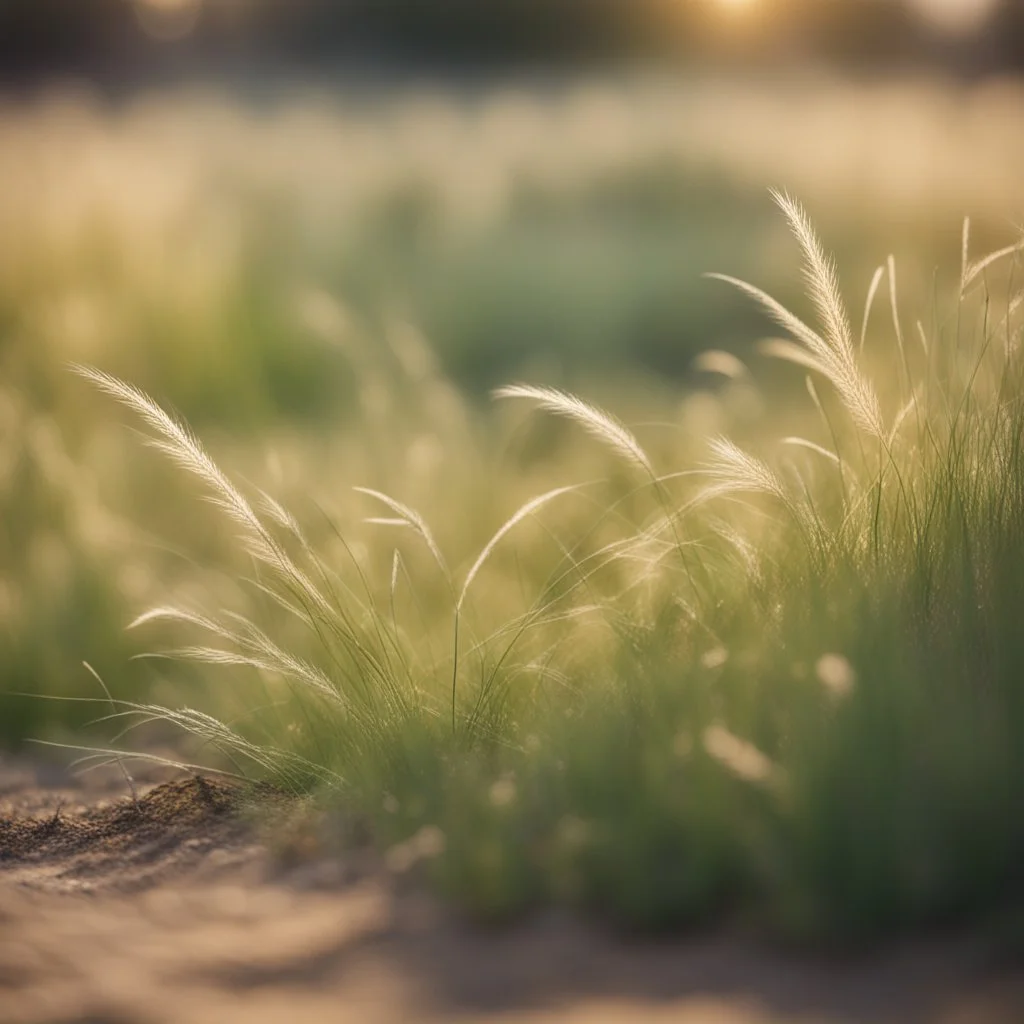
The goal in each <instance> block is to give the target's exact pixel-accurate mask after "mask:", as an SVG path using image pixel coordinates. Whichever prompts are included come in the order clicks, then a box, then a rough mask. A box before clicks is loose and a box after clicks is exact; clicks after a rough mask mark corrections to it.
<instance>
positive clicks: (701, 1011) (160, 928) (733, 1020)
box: [0, 762, 1024, 1024]
mask: <svg viewBox="0 0 1024 1024" xmlns="http://www.w3.org/2000/svg"><path fill="white" fill-rule="evenodd" d="M137 782H138V787H139V788H138V799H137V800H135V799H133V798H132V797H131V795H130V794H128V793H126V786H125V783H124V780H123V778H121V777H120V776H119V775H118V773H117V772H116V771H112V772H109V773H107V774H106V775H103V774H102V773H100V774H98V775H96V776H90V777H88V778H87V779H84V780H72V779H68V778H67V777H66V776H64V775H62V774H61V773H60V772H59V771H54V770H52V769H48V768H45V767H44V766H38V765H36V766H33V765H30V764H21V765H11V764H6V765H5V764H3V763H2V762H0V1024H72V1022H76V1024H87V1022H92V1024H98V1022H104V1024H181V1022H184V1021H187V1022H189V1024H234V1022H237V1024H278V1022H281V1021H288V1022H289V1024H321V1022H330V1024H407V1022H408V1024H412V1022H417V1021H432V1022H437V1024H440V1022H456V1021H457V1022H463V1024H465V1022H470V1021H479V1022H487V1024H497V1022H501V1024H512V1022H516V1021H518V1022H523V1024H556V1022H557V1024H595V1022H597V1024H656V1022H665V1024H668V1022H670V1021H671V1022H672V1024H783V1022H792V1024H797V1022H799V1024H809V1022H812V1021H813V1022H818V1024H855V1022H856V1024H860V1022H863V1024H869V1022H870V1024H883V1022H890V1024H915V1022H921V1024H933V1022H934V1024H1002V1022H1006V1024H1013V1022H1019V1021H1021V1020H1024V976H1022V973H1021V972H1020V971H1014V970H1010V969H1008V968H1007V967H1006V966H1005V965H1001V966H1000V965H997V966H996V967H995V968H993V966H992V965H991V964H990V963H987V962H986V960H985V958H980V959H979V957H978V956H977V953H976V951H972V949H971V947H970V946H969V945H966V946H965V945H961V946H960V947H957V948H952V947H949V946H945V947H940V948H931V949H921V948H917V949H911V950H905V951H903V952H892V953H889V954H886V955H884V956H879V957H877V958H874V959H871V960H860V961H853V962H842V961H839V962H837V961H825V960H820V959H818V960H815V959H810V960H808V959H798V960H794V959H793V958H792V957H786V956H783V955H780V954H778V953H775V952H771V951H765V950H761V949H755V948H750V947H746V946H743V945H742V944H737V943H735V942H733V941H730V940H720V941H716V940H702V941H692V942H684V943H675V944H668V943H663V944H658V945H642V944H626V943H623V942H621V941H617V940H615V939H614V938H612V937H610V936H608V935H605V934H602V933H600V932H598V931H595V930H593V929H591V928H587V927H585V926H583V925H582V924H580V923H578V922H575V923H574V922H572V921H569V920H566V919H563V918H560V917H549V918H546V919H544V920H539V921H534V922H532V923H529V924H526V925H524V926H522V927H521V928H518V929H514V930H512V931H508V932H504V933H501V934H486V935H484V934H481V933H479V932H474V931H472V930H470V929H468V928H466V927H465V926H463V925H461V924H459V922H457V921H455V920H453V919H452V917H451V915H449V914H448V913H447V912H446V911H445V910H444V908H442V907H439V906H438V905H437V904H436V903H434V902H433V901H431V900H430V899H429V898H428V897H426V896H425V895H423V894H422V893H418V892H416V891H412V890H410V889H409V887H408V886H402V887H401V889H400V891H397V890H396V888H395V887H394V886H392V885H391V884H390V883H389V880H388V876H387V875H386V873H383V872H382V871H380V870H376V871H369V872H368V871H366V870H362V869H360V870H355V871H348V872H346V871H339V870H337V867H338V865H339V863H340V862H339V861H338V860H337V859H335V860H334V861H326V862H323V863H322V864H313V865H309V864H305V865H299V866H296V867H293V868H290V869H288V870H283V869H282V868H281V866H280V864H277V865H275V863H274V859H273V858H272V857H270V856H269V855H268V854H267V853H266V851H265V850H264V849H263V848H262V847H261V846H260V844H259V843H258V842H257V841H256V839H257V835H256V832H255V831H254V828H253V826H252V824H251V821H252V819H251V817H250V816H249V815H248V814H247V806H248V803H247V800H246V799H244V797H245V791H244V790H241V789H239V788H238V787H236V786H233V785H231V784H230V783H226V782H222V781H215V780H209V779H206V780H203V779H197V778H186V779H180V778H178V779H172V780H170V781H168V780H167V779H166V778H165V777H164V778H160V777H156V776H150V777H145V778H142V779H138V780H137ZM282 830H284V831H287V830H288V826H278V831H282ZM311 867H312V868H315V869H316V870H313V871H312V872H311V871H310V868H311ZM323 868H329V869H331V870H327V871H324V870H321V869H323Z"/></svg>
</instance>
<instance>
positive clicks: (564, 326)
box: [0, 72, 1024, 744]
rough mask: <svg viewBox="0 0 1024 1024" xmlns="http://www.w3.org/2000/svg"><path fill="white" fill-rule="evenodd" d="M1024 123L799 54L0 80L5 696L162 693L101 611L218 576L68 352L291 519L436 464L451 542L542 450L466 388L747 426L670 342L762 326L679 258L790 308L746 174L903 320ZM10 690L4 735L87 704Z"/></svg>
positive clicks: (187, 508) (212, 536) (180, 503)
mask: <svg viewBox="0 0 1024 1024" xmlns="http://www.w3.org/2000/svg"><path fill="white" fill-rule="evenodd" d="M1022 111H1024V88H1022V87H1021V86H1018V85H1017V84H1015V83H1013V82H1011V81H1008V80H995V81H989V82H982V83H978V84H975V85H973V86H966V85H964V84H962V83H961V84H952V83H950V82H948V81H944V80H940V79H931V78H921V77H907V78H901V79H896V80H891V79H890V80H885V81H881V82H879V81H874V82H872V81H867V82H859V83H858V82H855V81H851V80H850V79H842V78H838V77H834V76H829V75H825V74H823V73H810V72H804V73H801V74H792V75H788V76H780V75H777V76H774V77H772V78H770V79H765V78H762V77H750V78H748V79H744V78H741V77H737V76H735V75H734V76H731V77H725V76H721V75H718V76H716V75H713V74H692V75H689V76H683V77H680V76H679V75H671V76H670V75H665V74H654V73H651V74H630V75H626V74H618V75H600V76H589V77H588V76H583V77H572V78H568V79H563V80H560V81H548V82H544V81H539V80H536V79H533V78H528V77H524V78H522V79H513V80H506V81H504V82H503V83H498V84H494V85H491V86H488V87H486V88H482V89H480V88H478V89H474V90H470V91H468V92H467V91H466V90H464V89H459V88H456V87H454V86H444V85H434V86H430V87H425V86H422V85H420V86H415V87H410V86H400V85H394V86H391V87H387V88H377V89H374V90H354V89H353V90H351V91H349V92H346V91H344V90H338V89H331V90H328V89H325V88H319V89H318V88H316V87H313V86H310V85H305V86H303V85H297V86H294V87H291V88H288V89H285V90H282V91H281V92H280V94H279V95H277V96H276V97H275V98H273V99H272V100H267V99H266V98H263V99H259V100H256V99H251V98H250V99H246V98H245V97H244V96H239V95H238V94H237V93H235V92H232V91H230V90H227V89H218V88H214V87H211V86H199V85H192V86H184V85H182V86H179V87H176V88H174V89H170V90H168V89H163V90H157V91H149V92H147V91H144V92H141V93H139V94H137V95H134V96H131V97H128V98H121V99H111V98H110V97H109V96H108V97H104V96H103V94H101V93H99V92H96V91H95V90H92V89H90V88H89V87H87V86H84V85H82V84H79V85H70V84H67V83H65V84H64V85H62V86H52V87H49V88H47V89H45V90H42V91H39V92H36V93H34V94H33V95H32V96H31V97H29V98H24V97H22V98H19V99H15V98H9V99H8V100H7V101H5V102H4V104H3V106H2V107H0V237H2V238H3V246H2V247H0V367H2V383H0V424H2V444H0V509H2V522H3V530H2V532H0V690H3V691H6V692H7V693H8V694H14V693H23V692H27V693H45V694H83V693H84V694H90V695H97V694H95V693H94V691H93V689H92V687H93V686H94V684H92V683H90V681H89V679H88V677H87V676H86V675H85V674H84V671H83V669H82V668H81V667H80V662H81V661H82V660H83V659H87V660H88V661H89V662H90V663H91V664H93V665H94V666H95V667H96V668H97V669H98V670H99V671H100V672H101V674H102V675H103V677H104V679H106V680H107V682H108V683H109V684H110V685H111V687H112V689H113V690H114V691H115V693H117V694H120V695H124V694H127V693H133V694H138V693H139V692H140V690H141V688H144V687H147V686H149V685H156V683H157V680H158V679H161V678H165V677H166V675H167V673H166V671H163V672H162V673H157V672H155V671H154V670H153V669H151V668H147V667H145V666H142V665H140V664H139V663H137V662H136V663H133V662H131V661H130V660H129V658H130V656H131V655H132V654H133V653H138V650H139V648H138V646H137V645H138V643H139V641H138V640H136V639H135V638H134V637H133V636H132V635H129V634H126V633H125V632H124V628H123V627H124V625H125V624H126V622H128V621H129V620H130V619H131V618H132V616H133V613H134V612H136V611H137V610H138V609H139V608H141V607H143V606H145V605H146V604H148V603H152V602H153V601H155V600H162V599H163V595H166V593H167V591H168V588H169V587H171V588H180V589H182V590H185V591H187V590H188V588H189V587H190V586H193V587H195V586H203V587H208V586H209V585H210V581H209V580H208V579H207V578H206V577H207V576H208V573H209V570H208V569H207V568H203V569H199V568H197V566H198V565H204V566H208V565H210V564H211V563H213V564H216V563H218V560H219V561H220V563H222V568H224V569H230V566H231V563H230V556H227V555H225V554H224V550H223V549H224V545H223V543H222V540H223V536H222V534H221V533H219V532H218V531H219V530H221V529H222V528H220V527H218V526H217V525H216V523H215V521H214V519H213V517H212V516H211V517H207V516H204V515H203V514H202V512H201V511H200V512H199V513H197V512H196V511H195V505H194V503H193V502H192V501H191V500H190V495H188V494H183V493H182V491H183V489H182V488H181V487H180V486H179V485H178V484H177V483H176V482H172V481H171V478H170V477H169V475H168V474H167V473H166V472H165V471H164V470H163V469H162V467H160V466H159V465H156V464H154V463H155V460H153V459H152V458H151V457H149V456H147V455H146V453H145V452H144V451H140V450H139V446H138V444H137V443H136V441H135V439H134V438H133V437H131V435H130V434H129V433H128V432H127V431H125V430H124V428H123V426H121V425H119V424H118V422H116V420H115V418H113V417H111V415H110V413H109V409H107V408H105V407H102V406H100V405H98V404H97V400H96V398H95V396H94V395H92V394H90V393H89V390H88V389H87V388H86V387H84V386H83V384H82V382H81V381H80V380H78V379H77V378H75V377H74V376H73V375H71V374H70V373H69V372H68V365H69V364H70V363H72V362H86V363H91V364H94V365H97V366H100V367H102V368H103V369H104V370H108V371H110V372H113V373H115V374H118V375H121V376H123V377H124V378H126V379H128V380H131V381H132V382H134V383H136V384H138V385H140V386H142V387H144V388H146V389H147V390H149V391H150V392H151V393H153V394H154V395H155V396H156V397H157V398H158V399H159V400H160V401H161V402H163V403H164V404H165V405H168V406H170V407H172V408H174V409H176V410H178V411H179V412H180V413H181V414H182V415H183V416H185V417H186V418H187V419H188V421H189V422H190V423H191V424H192V425H193V426H194V427H196V428H197V429H198V430H199V431H200V432H201V433H202V434H203V436H204V438H205V439H207V440H208V441H210V442H211V444H212V447H213V448H214V450H215V452H217V453H219V454H220V453H230V458H231V460H232V462H231V464H232V465H233V466H238V467H239V468H240V469H242V471H243V472H244V473H246V474H247V475H248V476H249V478H250V479H252V480H254V481H256V482H259V483H264V484H267V485H268V486H273V489H274V493H275V496H277V497H279V498H282V499H285V500H286V503H287V499H288V498H289V497H291V496H292V495H296V496H301V497H302V498H303V499H305V500H307V501H308V500H310V499H315V500H316V501H317V502H321V503H323V504H324V505H325V506H327V507H332V508H336V507H338V506H339V505H340V506H341V507H342V508H348V506H349V505H350V504H351V502H350V499H349V498H348V496H347V489H348V488H349V487H351V486H352V485H354V484H365V485H368V486H379V487H382V488H383V489H389V487H390V485H391V484H392V483H394V482H395V481H400V482H399V483H398V484H396V486H395V489H396V490H399V491H401V492H402V493H403V494H404V495H405V496H406V497H407V498H410V499H412V498H417V499H419V500H421V501H423V502H424V503H425V504H426V505H427V506H429V505H430V504H431V503H434V504H437V502H438V499H437V497H436V490H437V487H438V482H439V481H441V480H444V481H445V483H444V485H443V486H444V487H445V488H450V487H452V486H453V485H454V483H453V482H454V481H458V480H460V479H462V480H464V481H465V487H466V492H465V502H464V508H463V512H464V514H465V520H464V521H460V522H458V523H452V524H450V526H451V533H452V536H453V538H458V540H457V543H458V544H459V545H460V547H461V549H463V550H465V551H466V552H467V553H468V552H469V551H470V550H472V545H471V544H469V543H468V541H467V535H466V533H465V531H464V530H462V527H464V526H465V523H466V522H470V523H473V522H477V521H486V520H487V514H488V511H487V509H486V508H484V509H481V508H478V507H477V506H478V505H479V504H480V503H481V502H485V499H484V497H483V496H482V495H481V492H480V490H479V488H478V487H475V488H474V487H473V486H472V484H473V482H474V474H476V473H479V472H481V467H482V466H484V465H486V464H487V462H488V460H489V459H493V458H497V460H498V466H499V467H500V466H501V465H502V463H501V459H502V458H505V459H507V458H508V457H509V455H508V453H509V451H514V452H515V453H517V458H520V460H522V459H526V460H527V462H529V457H530V451H531V448H530V445H531V444H533V445H534V447H535V448H536V449H537V451H538V452H542V451H543V450H544V443H542V440H538V439H537V438H533V439H532V441H531V438H530V437H528V436H526V437H524V436H522V434H521V433H520V434H514V435H513V436H511V437H510V436H509V435H508V432H507V430H506V431H504V433H503V431H502V429H499V427H498V425H496V423H495V421H494V420H493V419H492V418H491V417H490V416H489V415H488V414H487V413H486V406H487V397H486V393H487V389H488V388H489V387H491V386H492V385H495V384H498V383H502V382H506V381H509V380H514V379H521V378H528V379H530V380H531V381H536V382H546V383H552V384H557V385H562V386H566V387H569V388H574V389H585V390H586V391H587V393H588V394H590V395H592V396H593V395H596V396H598V397H600V398H607V399H608V403H609V404H611V405H612V406H613V407H614V408H615V409H616V410H617V411H618V412H620V413H621V414H623V415H624V416H626V418H628V419H630V421H631V422H641V423H642V422H649V421H658V420H663V421H664V420H668V421H671V422H679V421H680V418H682V419H684V420H685V421H686V422H688V423H692V424H693V429H694V434H695V436H696V435H698V434H704V433H707V432H708V431H709V430H711V429H715V430H717V429H722V428H723V427H725V426H731V427H738V428H739V429H741V430H746V431H757V430H758V429H760V428H761V427H763V417H764V415H765V414H764V408H765V406H766V403H765V402H764V401H763V400H762V399H761V398H759V396H758V395H757V394H756V393H755V392H754V391H753V390H752V389H751V388H747V389H746V390H745V391H744V390H743V389H742V388H739V389H737V388H736V387H733V388H732V389H731V390H729V391H728V393H727V392H723V391H722V389H721V388H720V387H719V386H717V385H714V384H713V383H712V382H711V381H710V380H709V379H708V378H707V376H706V375H702V374H700V373H699V372H696V371H695V370H694V368H693V360H694V357H695V356H696V355H697V354H698V353H700V352H701V351H703V350H705V349H708V348H716V349H726V350H730V351H734V352H736V353H737V354H739V355H740V356H742V357H744V358H748V357H750V356H751V345H752V343H753V342H755V341H756V340H757V339H758V338H759V337H761V336H763V335H765V334H767V333H770V331H769V328H768V326H767V325H766V323H765V322H764V321H763V320H761V319H760V318H759V317H758V315H757V314H756V313H755V312H752V311H751V309H750V308H749V307H748V306H746V305H745V304H744V303H742V302H739V301H737V299H736V297H735V296H734V295H732V294H730V293H729V292H728V290H725V289H722V288H720V287H718V286H716V285H714V284H713V283H711V282H708V281H706V280H704V279H702V277H701V275H702V273H703V272H705V271H708V270H723V269H725V270H728V271H729V272H730V273H733V274H736V275H737V276H740V277H744V278H747V279H749V280H754V281H757V282H758V283H759V284H760V285H762V286H764V287H765V288H767V289H768V290H769V291H772V292H773V293H774V294H776V295H778V296H779V297H780V299H781V300H782V301H784V302H793V303H794V304H795V305H797V307H799V305H800V301H801V300H800V299H799V293H800V291H801V284H802V283H801V282H800V280H799V278H798V277H797V276H796V275H794V274H793V272H792V251H791V248H790V243H789V241H788V239H787V237H786V233H785V228H784V226H783V225H781V224H780V223H779V220H778V217H777V216H776V215H775V211H774V210H773V207H772V205H771V203H770V200H769V198H768V195H767V187H768V186H770V185H777V186H783V187H786V188H788V189H790V190H791V191H793V192H795V193H797V194H799V195H800V196H801V198H802V199H803V200H804V201H805V202H806V204H807V205H808V207H809V208H810V209H811V211H812V212H813V215H814V217H815V219H816V221H817V223H818V225H819V226H820V228H821V230H822V232H823V234H824V235H825V236H826V237H827V238H828V240H829V243H830V245H832V246H833V247H834V248H836V249H837V250H838V253H839V260H840V264H841V266H842V269H843V279H844V281H845V282H857V283H859V285H860V288H861V291H860V292H859V293H856V294H853V295H850V296H849V299H850V304H851V306H852V307H853V308H854V309H858V308H859V307H860V305H861V303H862V302H863V295H864V293H865V292H866V290H867V285H868V282H869V280H870V278H871V274H872V271H873V269H874V267H875V265H876V264H877V263H878V262H879V261H880V260H883V259H884V257H885V256H886V254H887V253H889V252H893V253H895V254H896V256H897V258H898V261H899V266H900V267H901V271H902V272H901V280H900V289H901V301H906V302H907V304H908V305H913V306H915V307H916V308H918V309H926V308H928V307H929V304H930V299H929V296H930V295H931V293H932V290H933V289H935V288H937V287H939V285H938V284H937V283H936V281H937V280H939V281H941V280H948V279H949V276H950V274H955V272H956V264H957V254H958V246H959V232H960V222H961V218H962V216H963V215H964V214H965V213H969V214H971V216H972V218H973V225H974V239H975V242H974V244H975V246H976V249H977V250H978V251H984V250H985V249H986V248H990V247H993V246H995V245H996V244H1004V243H1005V242H1006V241H1008V240H1012V239H1013V237H1014V230H1013V228H1014V221H1013V216H1014V215H1015V213H1016V212H1017V211H1018V210H1019V203H1020V198H1019V178H1018V172H1019V168H1020V167H1021V166H1024V133H1022V132H1020V131H1019V127H1020V123H1021V112H1022ZM936 274H937V275H939V276H938V279H937V278H936ZM942 275H945V278H943V276H942ZM761 379H762V382H763V386H764V387H767V388H769V389H771V388H773V387H778V388H784V387H785V385H783V383H782V380H783V379H785V375H779V374H778V373H777V372H776V374H775V376H774V377H773V375H772V373H771V372H768V371H766V372H765V373H764V374H763V375H762V376H761ZM417 380H419V381H420V382H423V381H429V382H430V387H429V388H421V387H420V388H418V387H415V386H413V385H414V384H415V382H416V381H417ZM403 381H404V382H405V383H403ZM410 381H411V382H413V385H410V383H409V382H410ZM403 389H404V390H403ZM785 393H786V392H785V391H784V390H783V391H781V392H779V394H781V395H783V396H784V395H785ZM684 396H689V397H684ZM771 397H772V398H776V397H778V396H777V395H776V394H774V393H773V394H772V396H771ZM681 403H682V404H681ZM772 404H773V405H775V406H776V407H777V406H778V404H779V403H777V402H774V403H772ZM783 407H784V403H783ZM773 415H775V417H776V420H777V419H778V418H779V414H778V413H775V414H773ZM469 423H472V424H474V425H475V428H476V429H477V431H478V433H479V435H480V437H481V438H482V439H483V440H481V441H480V442H479V443H474V444H469V443H468V442H467V441H466V438H465V430H466V429H467V428H466V425H467V424H469ZM544 429H545V430H547V431H548V432H550V431H552V430H555V429H556V428H554V427H552V426H550V425H548V427H546V428H544ZM654 433H655V436H656V431H655V432H654ZM545 436H546V435H545ZM538 457H539V456H538ZM580 458H583V456H580ZM410 467H413V470H412V471H410ZM416 467H418V469H417V468H416ZM442 467H444V468H442ZM444 474H447V475H444ZM556 482H560V481H556ZM520 486H521V485H520V484H518V483H517V484H516V485H515V486H514V487H510V489H511V490H514V491H516V492H518V490H519V488H520ZM552 486H553V485H552ZM524 493H525V491H524ZM503 497H504V495H503ZM495 504H500V502H498V501H496V502H495ZM448 507H449V506H448V505H447V504H446V505H445V509H446V512H445V514H446V515H448V514H449V513H448V512H447V509H448ZM505 507H506V509H507V508H511V507H514V506H513V505H512V504H511V495H510V496H509V502H508V503H507V504H506V506H505ZM345 514H347V515H348V516H349V518H350V519H351V520H352V522H351V524H350V526H351V529H352V530H354V531H355V534H354V536H358V531H359V530H360V529H361V527H360V525H359V523H358V516H357V515H356V514H355V513H353V512H347V513H345ZM497 514H498V515H499V516H500V511H499V512H498V513H497ZM498 521H500V519H499V520H498ZM140 524H144V525H145V533H143V531H142V529H141V527H140ZM448 528H449V526H448V525H446V524H441V525H440V529H441V530H442V531H444V530H446V529H448ZM460 531H461V533H460ZM478 535H479V536H482V538H483V539H486V531H485V530H483V529H482V527H481V526H480V525H477V526H476V527H475V528H474V527H470V531H469V535H468V536H478ZM225 560H227V564H226V565H225V564H223V563H224V562H225ZM200 581H202V582H201V583H200ZM173 671H174V672H175V673H178V675H179V676H180V673H181V672H182V671H183V670H182V669H181V668H176V669H174V670H173ZM181 681H182V680H181V679H180V678H177V677H176V683H180V682H181ZM4 705H5V708H4V714H3V715H2V716H0V732H2V739H3V741H4V742H7V743H15V744H16V743H19V742H20V741H22V740H24V739H25V738H26V737H28V736H39V735H42V734H45V733H47V732H48V731H49V730H51V729H53V728H55V727H60V726H61V725H62V724H66V723H69V722H70V723H77V722H80V721H81V719H82V718H83V716H86V717H88V716H90V715H91V714H93V713H94V712H93V711H92V709H90V708H89V707H88V706H84V705H74V704H66V703H52V702H46V703H44V702H41V701H37V700H33V699H30V698H22V697H14V696H8V697H7V698H5V699H4Z"/></svg>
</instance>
